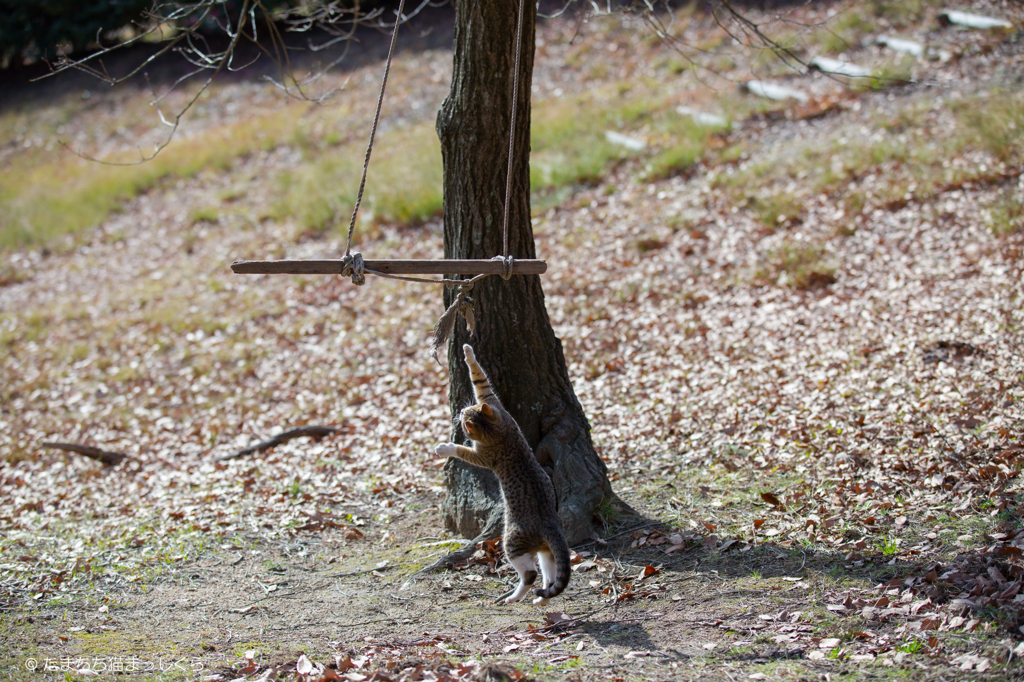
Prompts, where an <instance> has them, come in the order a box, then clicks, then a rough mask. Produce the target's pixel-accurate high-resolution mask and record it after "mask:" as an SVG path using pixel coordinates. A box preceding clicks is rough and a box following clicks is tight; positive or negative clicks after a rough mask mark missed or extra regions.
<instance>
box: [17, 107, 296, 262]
mask: <svg viewBox="0 0 1024 682" xmlns="http://www.w3.org/2000/svg"><path fill="white" fill-rule="evenodd" d="M294 117H295V113H294V111H293V110H292V108H282V110H281V111H278V112H275V113H273V114H270V115H266V116H257V117H253V118H251V119H247V120H242V121H239V122H237V123H235V124H233V125H230V126H221V127H218V128H213V129H211V130H209V131H207V132H205V133H203V134H201V135H196V136H195V137H191V138H188V139H181V140H176V141H175V142H174V143H173V144H171V145H170V146H168V147H167V148H166V149H164V150H163V151H162V152H161V153H160V154H158V155H157V156H156V158H154V159H152V160H150V161H147V162H145V163H140V164H136V165H130V166H115V165H109V164H103V163H98V162H96V161H89V160H86V159H82V158H78V157H75V156H73V155H71V154H70V152H63V153H61V154H60V156H59V158H58V159H56V160H50V159H45V158H44V157H42V156H41V155H36V154H33V155H27V156H25V157H22V158H19V159H17V160H15V161H14V162H13V163H12V164H11V165H10V166H9V167H8V168H6V169H5V170H3V171H0V248H5V247H6V248H10V247H19V246H27V245H32V244H44V243H48V242H52V241H53V240H54V239H56V238H58V237H61V236H63V235H67V234H75V233H78V232H81V231H82V230H84V229H87V228H89V227H93V226H95V225H97V224H98V223H100V222H102V221H103V220H104V219H106V217H107V216H108V215H109V214H110V213H112V212H115V211H117V210H118V209H120V207H121V206H122V205H123V204H124V203H125V202H126V201H128V200H130V199H132V198H133V197H135V196H137V195H139V194H140V193H142V192H144V191H145V190H147V189H149V188H150V187H153V186H154V185H156V184H157V183H159V182H160V181H161V180H163V179H164V178H170V177H190V176H193V175H195V174H196V173H198V172H199V171H201V170H203V169H206V168H220V169H224V168H228V167H230V166H231V164H232V163H233V161H234V160H235V159H237V158H238V157H240V156H244V155H246V154H251V153H253V152H256V151H260V150H265V149H270V148H273V147H275V146H277V145H279V144H281V143H283V142H285V141H287V140H288V139H290V138H291V137H292V136H293V135H294V134H295V133H294V132H291V131H293V130H294V128H293V126H291V125H289V124H290V123H291V121H293V120H294ZM138 157H139V156H138V154H136V155H122V156H120V157H117V158H113V159H109V161H111V162H129V163H130V162H132V161H134V160H135V159H137V158H138Z"/></svg>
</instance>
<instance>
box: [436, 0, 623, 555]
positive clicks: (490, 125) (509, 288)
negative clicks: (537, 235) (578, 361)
mask: <svg viewBox="0 0 1024 682" xmlns="http://www.w3.org/2000/svg"><path fill="white" fill-rule="evenodd" d="M524 1H525V2H526V6H525V7H524V17H523V23H524V32H523V39H522V41H523V42H522V53H521V57H520V60H521V63H520V72H519V96H518V102H517V106H518V113H517V119H516V131H515V146H514V151H513V154H514V163H513V167H512V191H511V206H510V217H509V235H508V243H509V254H510V255H512V256H513V257H515V258H535V257H536V247H535V245H534V241H533V229H532V226H531V223H530V173H529V153H530V147H529V145H530V137H529V131H530V92H531V87H530V85H531V78H532V74H533V56H534V23H535V18H536V6H535V4H534V3H533V2H532V1H531V0H524ZM455 10H456V26H455V66H454V69H453V74H452V87H451V92H450V93H449V95H448V98H447V99H446V100H445V102H444V104H443V105H442V107H441V111H440V113H439V114H438V118H437V132H438V136H439V137H440V138H441V150H442V156H443V158H444V253H445V258H492V257H494V256H496V255H501V253H502V215H503V210H504V199H505V180H506V169H507V165H508V131H509V123H510V120H509V119H510V115H511V112H510V102H511V99H512V71H513V67H514V64H515V34H516V19H517V12H518V5H517V4H516V2H514V0H487V1H486V2H479V1H478V0H456V1H455ZM471 296H472V298H473V299H474V300H475V313H476V329H475V333H473V334H472V335H470V333H469V330H468V329H467V327H466V325H465V324H464V323H463V322H462V321H461V320H459V321H457V323H456V328H455V331H454V333H453V334H452V340H451V342H450V344H449V347H448V366H449V369H450V371H451V383H450V385H449V389H448V398H449V402H450V404H451V410H452V417H453V424H454V427H453V428H454V429H455V431H454V433H453V438H452V440H453V441H454V442H467V439H466V436H465V434H463V433H462V432H461V427H460V426H459V425H458V423H457V420H455V419H454V418H455V417H456V416H457V415H458V413H459V411H460V410H461V409H462V408H463V407H465V406H466V405H469V404H471V403H473V402H474V399H473V394H472V386H471V383H470V380H469V376H468V370H467V369H466V365H465V362H464V360H463V355H462V344H463V343H470V344H471V345H472V346H473V347H474V349H475V350H476V353H477V358H478V360H479V361H480V364H481V365H482V366H483V368H484V370H485V371H486V372H487V375H488V376H489V377H490V378H491V381H492V383H493V384H494V388H495V390H496V391H497V393H498V397H499V398H500V399H501V401H502V404H503V405H504V406H505V408H506V409H507V410H508V411H509V412H510V413H511V414H512V416H513V417H515V420H516V422H518V424H519V427H520V428H521V429H522V431H523V434H524V435H525V436H526V440H527V441H528V442H529V443H530V446H531V447H532V448H533V450H534V453H535V454H536V456H537V459H538V461H539V462H540V464H541V465H542V466H543V467H544V468H545V469H546V470H547V471H548V472H549V474H550V475H551V480H552V482H553V483H554V487H555V494H556V497H557V500H558V513H559V517H560V518H561V521H562V527H563V528H564V530H565V534H566V537H567V538H568V540H569V543H570V544H578V543H580V542H582V541H585V540H587V539H588V538H590V537H593V536H595V535H596V534H597V533H596V530H595V525H594V524H595V523H596V522H597V519H596V518H595V509H597V507H598V505H600V504H601V503H602V502H603V501H606V500H607V501H609V502H612V501H614V500H615V499H616V498H615V497H614V495H613V493H612V491H611V485H610V484H609V482H608V477H607V470H606V468H605V465H604V462H602V461H601V459H600V457H598V455H597V453H596V452H595V450H594V446H593V443H592V442H591V440H590V425H589V424H588V423H587V418H586V416H585V415H584V413H583V408H582V407H581V406H580V404H579V401H578V400H577V399H576V395H575V393H574V392H573V389H572V384H571V383H570V381H569V374H568V371H567V369H566V365H565V357H564V355H563V354H562V344H561V341H559V339H558V338H557V337H556V336H555V334H554V330H552V328H551V322H550V320H549V319H548V314H547V310H546V309H545V307H544V292H543V290H542V289H541V280H540V277H537V276H521V275H519V276H513V277H512V278H511V279H509V280H507V281H506V280H503V279H501V277H497V276H492V277H487V278H485V279H483V280H481V281H480V282H478V283H477V284H476V286H475V288H474V289H473V291H472V293H471ZM444 300H445V307H447V306H448V305H449V304H450V303H451V301H452V292H445V299H444ZM444 477H445V484H446V486H447V488H448V494H447V497H446V499H445V503H444V513H445V523H446V525H447V526H448V528H449V530H451V531H453V532H458V533H460V534H461V535H463V536H465V537H477V538H479V537H480V536H483V537H496V536H498V535H500V534H501V530H502V526H501V518H502V516H501V512H502V508H501V494H500V490H499V487H498V482H497V479H496V478H495V476H494V474H493V473H491V472H490V471H488V470H485V469H480V468H478V467H474V466H471V465H469V464H466V463H465V462H463V461H461V460H458V459H454V458H451V459H449V460H448V462H447V463H446V464H445V467H444Z"/></svg>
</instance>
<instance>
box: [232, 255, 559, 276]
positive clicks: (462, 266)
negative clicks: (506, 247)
mask: <svg viewBox="0 0 1024 682" xmlns="http://www.w3.org/2000/svg"><path fill="white" fill-rule="evenodd" d="M344 264H345V261H344V260H343V259H341V258H337V259H329V260H239V261H235V262H234V263H232V264H231V271H232V272H234V273H237V274H243V275H340V274H341V271H342V268H343V267H344ZM363 265H364V267H365V268H366V270H368V271H375V272H381V273H384V274H385V275H500V274H502V268H503V263H502V262H501V261H500V260H483V259H441V260H421V259H406V260H392V259H387V260H365V261H363ZM547 269H548V264H547V262H546V261H543V260H535V259H525V260H514V261H512V274H513V275H542V274H544V273H545V272H547Z"/></svg>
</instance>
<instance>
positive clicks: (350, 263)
mask: <svg viewBox="0 0 1024 682" xmlns="http://www.w3.org/2000/svg"><path fill="white" fill-rule="evenodd" d="M341 276H342V277H351V278H352V284H355V285H356V286H360V287H361V286H363V285H364V284H366V267H365V266H364V265H363V254H361V253H359V252H358V251H356V252H355V253H353V254H345V258H343V259H342V261H341Z"/></svg>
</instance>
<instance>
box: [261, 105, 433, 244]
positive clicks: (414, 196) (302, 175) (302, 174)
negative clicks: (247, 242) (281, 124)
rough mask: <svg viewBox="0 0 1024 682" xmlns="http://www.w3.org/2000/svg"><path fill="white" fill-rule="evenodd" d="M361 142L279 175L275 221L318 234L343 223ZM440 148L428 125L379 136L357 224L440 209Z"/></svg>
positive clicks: (416, 217) (355, 186) (422, 216)
mask: <svg viewBox="0 0 1024 682" xmlns="http://www.w3.org/2000/svg"><path fill="white" fill-rule="evenodd" d="M362 145H363V143H361V142H358V143H357V142H353V143H351V144H347V145H342V146H339V147H337V148H334V149H331V150H329V151H328V152H320V153H319V154H318V155H316V156H314V155H312V154H309V155H307V160H306V163H304V164H303V165H302V166H301V167H300V168H298V169H297V170H295V171H291V172H287V173H285V174H283V175H282V176H281V197H280V200H279V201H278V203H277V206H276V211H277V216H278V217H282V216H285V215H290V216H293V217H295V218H296V219H297V220H298V222H299V224H300V225H301V226H302V227H303V228H304V229H305V230H309V231H313V232H316V233H322V232H325V231H328V230H329V229H331V228H333V227H336V226H346V227H347V225H343V224H345V223H347V221H348V218H349V215H350V213H351V211H352V206H353V205H354V204H355V199H356V194H357V192H358V191H359V179H360V176H361V174H362V169H363V166H362V164H363V147H362ZM442 186H443V185H442V167H441V145H440V143H439V142H438V139H437V133H435V132H434V127H433V125H432V124H431V123H426V122H425V123H421V124H419V125H416V126H413V127H412V128H409V129H406V130H396V131H392V132H390V133H389V134H388V135H387V136H382V137H381V138H380V140H379V141H378V143H377V144H376V145H375V146H374V153H373V159H372V161H371V163H370V170H369V173H368V175H367V178H366V189H365V193H364V195H363V205H362V207H361V208H360V216H361V219H362V220H364V221H366V222H373V221H374V220H381V221H386V222H399V223H408V222H418V221H423V220H426V219H428V218H430V217H432V216H435V215H438V214H439V213H440V212H441V209H442Z"/></svg>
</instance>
